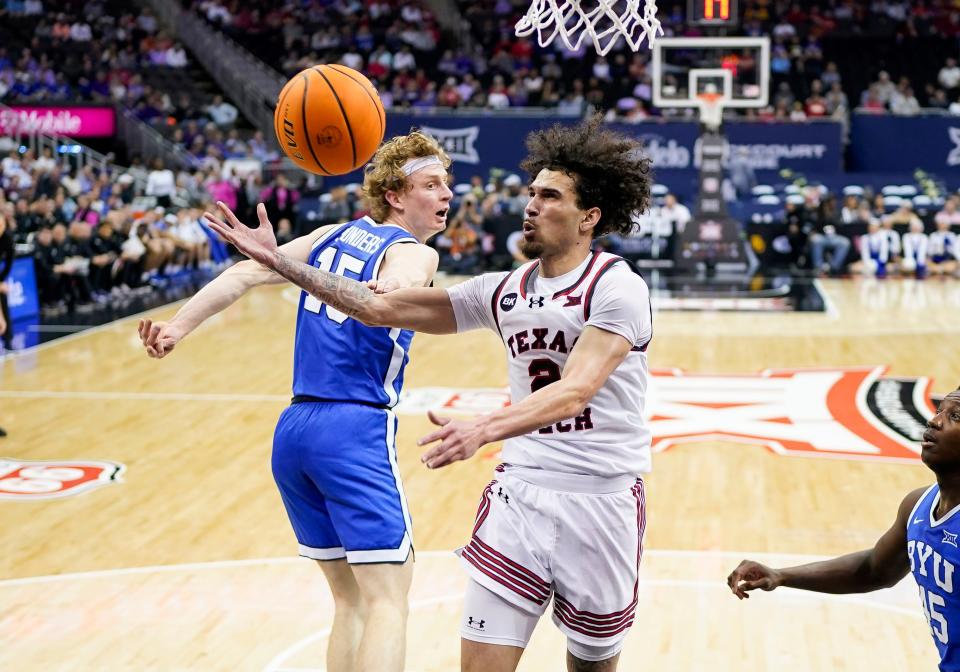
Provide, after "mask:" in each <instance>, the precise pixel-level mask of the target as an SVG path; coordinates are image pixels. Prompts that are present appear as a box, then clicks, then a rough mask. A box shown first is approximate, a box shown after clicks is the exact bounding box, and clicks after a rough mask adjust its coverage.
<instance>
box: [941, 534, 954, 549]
mask: <svg viewBox="0 0 960 672" xmlns="http://www.w3.org/2000/svg"><path fill="white" fill-rule="evenodd" d="M941 543H944V544H950V545H951V546H953V547H954V548H957V535H955V534H950V533H949V532H947V531H946V530H944V531H943V541H942V542H941Z"/></svg>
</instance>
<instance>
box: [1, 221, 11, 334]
mask: <svg viewBox="0 0 960 672" xmlns="http://www.w3.org/2000/svg"><path fill="white" fill-rule="evenodd" d="M13 253H14V245H13V232H12V231H11V230H10V228H9V227H8V226H7V218H6V215H4V214H2V213H0V323H2V324H4V325H5V328H4V329H0V339H2V343H3V349H4V350H7V351H10V350H13V320H11V319H10V304H9V303H8V300H9V299H8V294H9V291H10V285H9V284H8V282H7V279H8V278H9V277H10V273H11V271H13Z"/></svg>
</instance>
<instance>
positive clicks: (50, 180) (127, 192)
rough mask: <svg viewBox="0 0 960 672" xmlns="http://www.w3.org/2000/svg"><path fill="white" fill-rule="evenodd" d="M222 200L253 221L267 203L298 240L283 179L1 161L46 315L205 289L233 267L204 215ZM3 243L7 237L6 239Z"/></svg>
mask: <svg viewBox="0 0 960 672" xmlns="http://www.w3.org/2000/svg"><path fill="white" fill-rule="evenodd" d="M218 200H222V201H224V202H225V203H227V204H228V205H229V206H230V207H231V208H233V209H234V210H235V211H236V212H237V213H238V215H239V216H240V217H242V218H245V219H246V220H247V221H252V219H251V217H253V209H252V204H254V205H255V204H256V203H257V202H260V201H263V202H264V203H266V205H267V208H268V211H269V213H270V216H271V218H272V221H274V222H276V223H277V224H278V229H279V230H278V237H279V238H280V239H281V241H283V242H286V241H287V240H289V239H290V238H291V236H292V233H293V231H292V222H293V221H295V220H296V215H295V206H296V203H297V202H298V200H299V192H298V191H297V190H296V189H293V188H292V187H290V186H289V185H288V183H287V181H286V179H285V178H284V177H283V176H282V175H280V176H277V177H276V178H274V179H273V180H272V181H270V182H269V183H264V181H263V179H262V177H261V174H260V173H259V172H257V173H253V174H251V175H249V176H248V177H246V178H244V179H241V178H239V177H236V176H231V177H226V178H225V177H222V176H221V175H220V174H214V173H204V172H202V171H200V170H198V169H192V168H191V169H184V170H181V171H178V172H174V171H173V170H170V169H169V168H166V167H165V166H164V165H163V164H162V163H161V162H159V161H158V162H157V163H155V164H153V165H152V166H151V167H150V168H149V169H148V168H147V167H145V166H143V165H142V162H141V161H139V159H135V160H134V161H133V162H132V165H131V166H130V167H129V168H127V169H119V168H116V167H108V168H105V169H100V168H97V167H95V166H91V165H87V166H85V167H83V168H77V167H71V166H67V165H65V164H64V163H62V162H61V161H58V160H56V159H55V158H54V157H53V156H52V153H51V152H50V150H45V151H44V153H43V154H42V155H41V156H35V155H34V154H33V152H32V151H26V152H24V153H20V152H19V151H11V152H9V153H8V154H6V155H5V156H3V158H2V160H0V221H2V222H3V230H4V231H5V232H6V235H7V236H9V237H10V238H12V240H13V242H14V243H15V244H16V246H17V249H18V251H19V252H20V253H32V254H33V258H34V265H35V271H36V277H37V285H38V292H39V298H40V302H41V304H42V308H43V313H44V315H45V316H48V317H49V316H55V315H57V314H60V313H63V312H66V311H68V310H69V311H77V312H80V313H84V312H90V311H92V310H94V309H96V307H97V306H98V305H105V304H108V305H111V306H117V305H124V304H128V303H129V302H130V301H131V300H132V299H133V297H137V296H143V295H145V294H149V293H151V292H154V291H157V290H163V289H165V288H167V287H169V286H170V285H171V284H172V283H173V284H191V285H193V286H197V285H199V284H200V283H202V282H203V281H205V280H206V279H208V278H209V277H211V276H212V274H214V273H215V272H217V270H219V269H220V268H222V267H224V266H225V265H227V264H229V263H230V262H229V256H228V250H227V248H226V247H225V246H224V245H223V244H222V243H221V242H220V241H219V240H218V239H217V237H216V236H215V235H213V234H212V232H211V231H210V230H209V228H207V227H206V225H205V224H204V223H203V220H202V218H201V216H202V213H203V211H204V210H213V209H214V208H213V203H214V202H216V201H218ZM0 235H4V234H3V233H0Z"/></svg>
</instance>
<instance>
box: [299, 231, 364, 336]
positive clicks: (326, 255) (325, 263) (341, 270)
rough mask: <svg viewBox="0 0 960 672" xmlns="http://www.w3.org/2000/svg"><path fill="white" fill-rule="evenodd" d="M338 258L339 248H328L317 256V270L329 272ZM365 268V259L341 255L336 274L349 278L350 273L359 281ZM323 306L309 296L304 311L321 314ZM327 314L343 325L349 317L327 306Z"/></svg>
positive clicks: (318, 300)
mask: <svg viewBox="0 0 960 672" xmlns="http://www.w3.org/2000/svg"><path fill="white" fill-rule="evenodd" d="M336 258H337V248H335V247H328V248H327V249H325V250H324V251H323V252H321V253H320V254H319V255H318V256H317V268H319V269H320V270H321V271H327V272H329V271H330V270H331V269H332V268H333V262H334V260H335V259H336ZM363 266H364V261H363V259H357V258H356V257H351V256H350V255H349V254H341V255H340V263H339V264H337V270H336V271H334V273H336V274H337V275H342V276H343V277H345V278H346V277H348V276H347V273H348V272H349V273H351V274H353V275H355V276H356V278H354V279H359V278H360V277H361V273H363ZM323 306H324V303H323V301H321V300H320V299H318V298H317V297H315V296H313V295H312V294H308V295H307V298H306V300H304V302H303V309H304V310H309V311H310V312H311V313H319V312H320V309H321V308H323ZM326 312H327V317H328V318H329V319H331V320H333V321H334V322H336V323H337V324H343V322H344V320H346V319H347V317H348V315H347V314H346V313H342V312H340V311H339V310H337V309H336V308H334V307H333V306H327V310H326Z"/></svg>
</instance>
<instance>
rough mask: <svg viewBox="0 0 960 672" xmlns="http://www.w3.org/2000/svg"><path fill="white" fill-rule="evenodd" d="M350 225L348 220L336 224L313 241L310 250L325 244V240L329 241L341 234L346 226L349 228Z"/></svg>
mask: <svg viewBox="0 0 960 672" xmlns="http://www.w3.org/2000/svg"><path fill="white" fill-rule="evenodd" d="M349 225H350V222H347V223H346V224H341V225H340V226H334V227H333V228H331V229H330V230H329V231H327V232H326V233H324V234H323V235H321V236H320V237H319V238H317V239H316V240H315V241H313V245H312V246H311V247H310V251H311V252H313V251H314V250H315V249H317V248H318V247H320V246H321V245H323V244H324V243H325V242H327V241H328V240H330V239H331V238H333V237H334V236H339V235H340V232H341V231H343V230H344V229H345V228H347V227H348V226H349Z"/></svg>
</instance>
